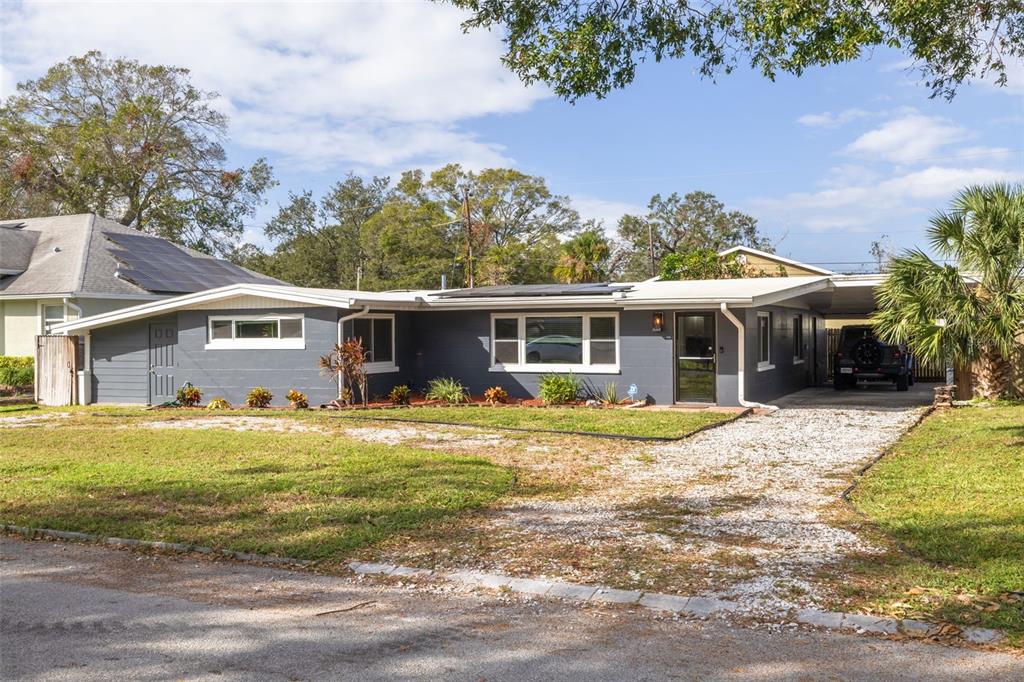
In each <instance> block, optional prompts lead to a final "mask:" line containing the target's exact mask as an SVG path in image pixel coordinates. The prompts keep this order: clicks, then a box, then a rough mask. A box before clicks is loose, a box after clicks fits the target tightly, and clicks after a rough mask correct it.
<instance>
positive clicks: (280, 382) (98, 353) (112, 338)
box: [92, 308, 824, 405]
mask: <svg viewBox="0 0 1024 682" xmlns="http://www.w3.org/2000/svg"><path fill="white" fill-rule="evenodd" d="M778 310H783V309H778ZM232 312H237V311H232V310H196V311H182V312H179V313H178V314H177V315H176V316H172V317H171V318H163V319H172V320H173V319H176V321H177V327H178V337H177V339H178V340H177V346H176V348H175V357H176V364H177V367H176V368H175V373H174V381H175V383H176V384H177V385H179V386H180V385H181V384H183V383H184V382H186V381H188V382H191V383H192V384H194V385H195V386H198V387H199V388H200V389H201V390H202V391H203V397H204V400H209V399H211V398H213V397H215V396H219V397H223V398H225V399H227V400H228V401H230V402H232V403H241V402H243V401H244V400H245V396H246V394H247V393H248V392H249V390H251V389H252V388H253V387H255V386H265V387H267V388H268V389H270V391H271V392H272V393H273V394H274V404H276V405H283V404H285V403H286V400H285V397H284V396H285V393H287V391H288V389H291V388H297V389H299V390H301V391H302V392H304V393H306V394H307V395H308V396H309V399H310V404H313V405H319V404H323V403H326V402H329V401H330V400H332V399H334V398H335V397H336V395H337V390H336V387H335V383H334V381H333V380H331V379H329V378H327V377H324V376H322V375H321V374H320V371H319V369H318V368H317V359H318V358H319V356H321V355H324V354H326V353H327V352H329V351H330V349H331V348H332V347H333V346H334V344H335V343H336V341H337V320H338V318H339V317H340V316H341V315H343V314H344V311H338V310H335V309H332V308H304V309H296V308H289V309H288V310H287V312H302V313H304V314H305V316H306V348H305V350H206V349H205V348H204V347H205V345H206V334H207V317H208V316H210V315H228V314H231V313H232ZM244 312H245V313H246V314H250V313H251V314H260V313H269V312H274V311H273V310H270V309H266V310H246V311H244ZM509 312H539V311H509ZM662 312H664V313H665V330H664V331H663V332H653V331H651V316H652V313H653V311H619V342H620V369H621V371H620V373H618V374H580V375H579V376H580V378H581V379H582V380H584V381H585V382H587V383H588V384H589V385H590V386H592V387H593V388H594V389H596V390H599V391H600V390H601V389H603V388H604V386H605V384H606V383H609V382H612V381H614V382H616V383H617V384H618V389H619V393H620V395H623V396H625V394H626V390H627V389H628V387H629V385H630V384H632V383H635V384H636V385H637V387H638V389H639V395H640V396H641V397H644V396H646V397H648V398H649V399H650V400H652V401H654V402H655V403H659V404H672V403H673V402H674V383H675V360H674V356H675V353H674V349H673V337H672V333H673V329H674V312H675V311H673V310H671V309H666V310H664V311H662ZM736 314H737V315H740V316H743V315H744V314H746V316H747V317H746V318H745V319H747V320H748V325H752V326H749V327H748V331H747V353H748V355H747V366H748V368H751V369H750V370H748V373H747V376H748V386H747V391H748V397H751V399H753V400H767V399H770V398H772V397H776V396H777V395H780V394H781V393H784V392H788V391H790V390H795V388H802V387H803V386H804V385H806V374H807V372H806V371H804V372H803V375H802V376H796V373H794V372H792V371H787V370H785V369H784V367H785V366H786V364H787V363H788V365H789V366H790V370H791V369H792V357H789V358H788V359H786V358H784V357H783V355H779V356H778V361H777V363H776V365H777V366H776V369H775V370H773V371H771V372H764V373H757V372H756V371H753V369H755V368H756V365H757V362H756V315H754V311H743V310H739V311H737V313H736ZM715 315H716V320H717V325H716V331H717V339H716V345H717V347H718V358H717V371H718V376H717V384H716V390H717V401H718V403H719V404H721V405H736V404H738V401H737V365H738V353H737V351H738V348H737V333H736V329H735V327H734V326H733V325H732V324H731V323H730V322H729V321H728V320H727V319H726V318H725V317H724V316H723V315H721V313H719V312H717V311H715ZM808 318H809V315H808ZM741 319H743V318H742V317H741ZM787 319H788V315H776V325H778V326H780V327H782V326H784V324H788V322H786V320H787ZM751 320H753V322H751ZM151 321H152V320H143V321H139V322H130V323H125V324H121V325H116V326H113V327H107V328H102V329H97V330H94V331H93V332H92V350H93V367H94V374H93V387H94V393H93V399H94V400H95V401H96V402H133V403H146V402H148V400H149V377H148V338H149V337H148V329H149V323H150V322H151ZM490 327H491V324H490V312H488V311H429V312H426V311H423V312H420V311H417V312H396V313H395V328H396V334H397V336H396V362H397V364H398V366H399V371H397V372H390V373H383V374H374V375H371V376H370V381H369V383H370V386H369V390H370V394H371V396H384V395H386V394H387V392H388V391H389V390H390V389H391V387H392V386H395V385H397V384H403V383H408V384H410V385H411V386H413V387H414V388H415V389H420V390H422V389H424V388H425V387H426V385H427V382H428V381H429V380H430V379H433V378H435V377H442V376H451V377H455V378H458V379H459V380H461V381H462V382H463V383H464V384H465V385H466V386H467V388H468V389H469V390H470V391H471V392H472V393H474V394H480V393H482V392H483V391H484V389H486V388H487V387H489V386H495V385H498V386H502V387H503V388H505V389H506V390H507V391H508V392H509V394H510V395H512V396H514V397H521V398H525V397H530V396H533V395H536V392H537V384H538V380H539V378H540V376H541V373H539V372H538V373H534V372H515V373H512V372H491V371H490ZM808 329H809V322H808ZM822 329H824V325H822ZM807 334H808V336H809V331H808V332H807ZM785 339H786V337H785V332H784V330H781V329H780V330H777V332H776V337H775V344H774V351H775V352H776V353H780V354H784V353H790V352H791V347H792V343H791V341H789V342H788V343H787V341H786V340H785ZM808 367H809V364H808ZM751 391H753V393H752V394H751V393H750V392H751ZM752 396H757V397H752Z"/></svg>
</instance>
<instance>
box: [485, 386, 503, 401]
mask: <svg viewBox="0 0 1024 682" xmlns="http://www.w3.org/2000/svg"><path fill="white" fill-rule="evenodd" d="M484 400H486V401H487V402H489V403H490V404H491V405H496V404H498V403H503V402H505V401H506V400H508V391H506V390H505V389H503V388H502V387H501V386H491V387H490V388H489V389H487V390H486V391H484Z"/></svg>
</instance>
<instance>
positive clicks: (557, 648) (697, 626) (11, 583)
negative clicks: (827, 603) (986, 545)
mask: <svg viewBox="0 0 1024 682" xmlns="http://www.w3.org/2000/svg"><path fill="white" fill-rule="evenodd" d="M331 611H333V613H324V612H331ZM0 677H2V678H3V679H4V680H20V679H35V680H42V679H45V680H112V679H118V680H123V679H132V680H166V679H182V680H191V679H215V680H243V679H244V680H262V679H266V680H296V679H310V680H313V679H318V680H319V679H338V680H344V679H358V680H378V679H379V680H385V679H386V680H395V679H410V680H418V679H430V680H437V679H453V680H492V681H493V680H517V681H529V680H550V679H559V680H577V679H579V680H587V681H588V682H598V681H600V680H623V679H628V680H662V679H673V680H698V679H699V680H709V679H724V680H818V679H824V680H833V679H835V680H838V679H842V680H888V679H927V680H937V681H941V680H967V679H970V680H1007V679H1024V659H1021V658H1019V657H1014V656H1010V655H1006V654H1001V653H992V652H985V651H980V650H972V649H962V648H952V647H946V646H940V645H936V644H927V643H920V642H890V641H885V640H882V639H877V638H872V637H867V636H856V635H839V634H834V633H821V632H800V631H786V632H780V633H774V634H773V633H771V632H765V631H763V630H758V629H750V628H744V627H739V626H731V625H729V624H727V623H724V622H710V621H709V622H682V621H679V622H674V621H672V620H671V619H658V618H656V617H654V616H652V615H651V614H648V613H643V612H638V611H634V610H630V609H628V608H613V607H586V608H585V607H580V606H570V605H567V604H562V603H559V602H556V601H539V602H532V603H529V602H527V603H524V602H522V601H518V600H515V599H514V598H512V597H509V596H503V595H500V594H496V593H479V594H466V593H457V592H448V593H442V592H440V588H435V589H431V588H429V587H418V588H416V589H410V588H409V587H408V586H406V587H402V586H398V585H378V584H371V583H369V582H367V583H360V582H358V581H356V580H354V579H348V578H337V577H326V576H318V575H312V574H309V573H302V572H293V571H285V570H277V569H269V568H263V567H256V566H248V565H240V564H234V563H228V562H214V561H208V560H205V559H197V558H193V557H171V556H159V555H149V554H142V553H133V552H129V551H119V550H113V549H107V548H103V547H99V546H94V545H84V544H73V543H67V544H61V543H51V542H25V541H21V540H15V539H11V538H0Z"/></svg>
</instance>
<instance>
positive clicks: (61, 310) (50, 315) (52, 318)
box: [42, 303, 68, 334]
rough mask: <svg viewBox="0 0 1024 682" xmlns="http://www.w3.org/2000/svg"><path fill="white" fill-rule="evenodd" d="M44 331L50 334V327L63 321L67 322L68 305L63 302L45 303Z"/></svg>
mask: <svg viewBox="0 0 1024 682" xmlns="http://www.w3.org/2000/svg"><path fill="white" fill-rule="evenodd" d="M42 308H43V333H44V334H49V333H50V327H52V326H53V325H55V324H60V323H61V322H67V319H68V313H67V307H66V306H65V305H64V304H63V303H60V304H57V305H45V304H44V305H43V306H42Z"/></svg>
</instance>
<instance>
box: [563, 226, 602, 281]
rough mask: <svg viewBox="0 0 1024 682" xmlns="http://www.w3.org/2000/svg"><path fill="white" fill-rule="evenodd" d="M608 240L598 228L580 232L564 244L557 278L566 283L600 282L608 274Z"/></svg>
mask: <svg viewBox="0 0 1024 682" xmlns="http://www.w3.org/2000/svg"><path fill="white" fill-rule="evenodd" d="M610 255H611V249H610V248H609V246H608V240H607V239H605V238H604V235H602V234H601V232H600V231H599V230H597V229H590V230H585V231H583V232H580V233H579V234H577V235H576V236H575V237H573V238H572V239H570V240H568V241H567V242H565V243H564V244H562V254H561V255H560V256H559V258H558V265H556V266H555V270H554V275H555V279H557V280H558V281H559V282H565V283H566V284H577V283H583V282H600V281H601V280H603V279H604V278H606V277H607V276H608V258H609V256H610Z"/></svg>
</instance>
